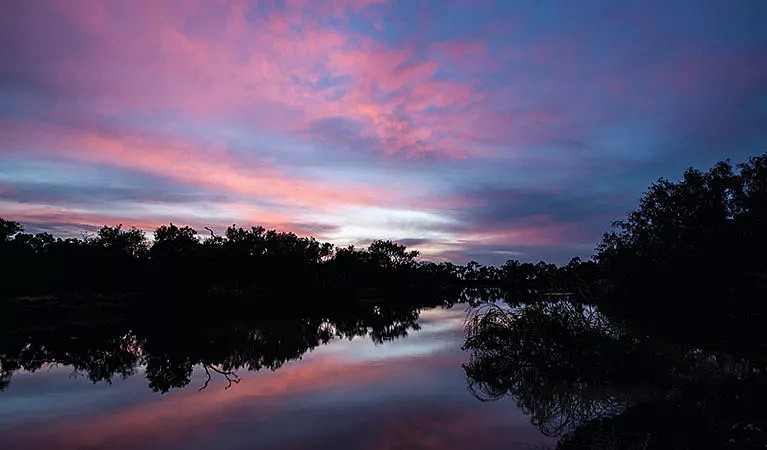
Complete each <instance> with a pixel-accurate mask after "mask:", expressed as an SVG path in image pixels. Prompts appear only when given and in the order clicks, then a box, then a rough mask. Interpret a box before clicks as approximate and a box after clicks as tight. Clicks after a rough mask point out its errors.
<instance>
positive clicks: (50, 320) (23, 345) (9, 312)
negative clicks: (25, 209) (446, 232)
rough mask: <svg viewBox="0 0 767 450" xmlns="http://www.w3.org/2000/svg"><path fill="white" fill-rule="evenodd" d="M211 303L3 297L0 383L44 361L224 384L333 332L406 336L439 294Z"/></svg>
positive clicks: (91, 371)
mask: <svg viewBox="0 0 767 450" xmlns="http://www.w3.org/2000/svg"><path fill="white" fill-rule="evenodd" d="M214 303H215V306H216V307H217V308H212V306H214V305H213V304H208V305H207V306H206V308H203V309H200V310H199V312H195V307H196V306H200V304H199V301H195V302H189V305H188V306H187V307H185V308H179V309H174V308H165V307H163V308H157V307H152V306H151V305H158V304H163V305H167V304H168V302H167V301H166V300H163V303H156V299H149V300H147V299H141V300H136V299H130V300H124V299H116V298H106V299H105V298H98V297H97V298H73V299H67V300H63V299H36V300H29V299H18V300H16V301H15V302H10V301H7V302H6V303H4V304H3V309H4V311H2V312H3V313H4V314H2V315H4V317H5V318H6V319H7V320H10V324H9V326H0V390H2V389H5V388H6V387H7V386H8V385H9V383H10V381H11V377H12V375H13V373H14V372H16V371H18V370H28V371H36V370H39V369H41V368H44V367H49V366H51V365H65V366H69V367H72V369H73V371H74V373H75V374H84V375H85V376H87V377H88V378H89V379H90V380H91V381H93V382H107V383H110V382H111V381H112V380H113V379H115V378H127V377H129V376H131V375H134V374H136V373H137V371H138V369H139V368H141V367H143V368H144V372H145V376H146V379H147V380H148V383H149V387H150V388H151V389H152V390H154V391H158V392H163V393H164V392H168V391H169V390H171V389H174V388H181V387H184V386H186V385H188V384H189V383H190V382H191V380H192V372H193V369H194V368H195V367H198V366H199V367H201V368H202V370H203V371H204V372H205V374H206V379H205V382H204V384H203V385H202V386H201V389H204V388H205V387H207V386H208V384H209V382H210V381H211V380H212V379H213V378H214V377H221V378H223V379H224V380H225V381H226V382H227V387H230V386H232V384H234V383H237V382H238V381H239V377H238V375H237V371H239V370H249V371H258V370H261V369H265V368H266V369H270V370H276V369H278V368H279V367H281V366H282V365H283V364H284V363H285V362H287V361H290V360H295V359H298V358H300V357H301V356H302V355H303V354H304V353H306V352H307V351H309V350H312V349H313V348H315V347H317V346H319V345H322V344H326V343H327V342H329V341H330V340H332V339H334V338H347V339H352V338H354V337H369V338H370V339H372V340H373V341H374V342H376V343H382V342H386V341H390V340H393V339H397V338H400V337H403V336H406V335H407V334H408V332H410V331H411V330H416V329H418V324H417V320H418V317H419V313H420V310H421V308H424V307H431V306H438V305H442V304H445V301H444V300H441V299H432V300H428V301H425V300H421V301H413V300H408V299H405V300H402V299H396V300H392V299H383V298H378V299H375V298H371V299H367V300H359V299H355V300H354V301H346V302H341V303H336V304H331V306H332V307H327V308H323V310H318V309H317V308H314V309H312V310H311V312H299V311H296V312H292V311H289V310H288V311H286V309H289V308H290V305H291V300H290V299H279V300H274V299H272V300H271V301H265V300H262V301H260V302H258V303H257V304H259V305H261V306H259V307H256V308H254V307H248V308H240V307H238V306H236V304H234V303H232V304H230V305H228V307H227V308H220V306H221V304H220V299H218V300H216V301H215V302H214ZM304 303H305V301H304ZM448 304H449V303H448ZM275 305H280V306H278V307H275ZM304 309H306V308H304ZM179 310H180V311H184V312H183V313H180V312H179Z"/></svg>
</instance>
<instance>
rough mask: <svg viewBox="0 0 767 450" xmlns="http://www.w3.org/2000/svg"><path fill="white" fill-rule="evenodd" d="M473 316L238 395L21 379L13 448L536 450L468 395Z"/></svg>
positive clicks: (459, 312) (352, 350) (248, 380)
mask: <svg viewBox="0 0 767 450" xmlns="http://www.w3.org/2000/svg"><path fill="white" fill-rule="evenodd" d="M464 317H465V313H464V311H463V309H462V307H460V306H459V307H455V308H453V309H452V310H432V311H424V312H423V313H422V316H421V320H420V321H419V323H420V324H421V326H422V328H421V330H419V331H415V332H412V333H411V335H410V336H409V337H407V338H404V339H400V340H397V341H393V342H387V343H385V344H379V345H375V344H373V342H371V341H370V340H369V339H359V338H355V339H353V340H351V341H347V340H341V341H333V342H331V344H330V345H327V346H320V347H318V348H316V349H315V350H314V351H312V352H310V353H307V354H305V355H304V357H303V358H302V359H301V360H298V361H292V362H288V363H287V364H285V366H284V367H282V368H281V369H278V370H277V371H274V372H271V371H268V370H267V371H261V372H250V373H249V372H240V375H241V377H242V381H241V382H240V383H239V384H236V385H233V386H232V387H231V388H229V389H224V387H225V386H226V383H225V382H224V381H223V380H222V379H220V378H219V379H214V381H213V382H212V383H211V384H210V386H208V388H207V389H205V390H203V391H201V392H198V391H197V389H198V388H199V386H202V384H203V382H204V378H205V376H204V373H203V372H202V371H201V370H197V371H196V372H195V375H194V378H193V381H192V383H191V384H190V385H189V386H187V387H186V388H185V389H181V390H174V391H171V392H169V393H167V394H164V395H160V394H157V393H151V392H150V391H149V390H148V389H147V387H146V382H145V380H144V379H143V376H142V374H137V375H135V376H133V377H131V378H128V379H127V380H116V381H115V382H114V384H113V385H112V386H106V385H104V384H96V385H93V384H91V383H90V382H89V381H88V380H87V379H83V378H79V379H78V378H74V379H73V378H72V376H71V371H70V370H69V369H68V368H66V367H58V368H53V369H51V370H48V371H45V370H43V371H38V372H36V373H34V374H25V373H18V374H16V375H15V376H14V379H13V381H12V383H11V385H10V387H9V388H8V390H7V391H5V392H2V393H0V398H1V399H2V403H0V428H2V429H3V430H5V431H4V433H3V435H2V437H0V443H2V444H4V447H6V448H17V447H18V446H20V445H21V444H22V443H23V445H24V446H25V448H50V447H51V446H53V445H55V447H56V448H82V447H104V446H108V447H110V448H145V447H146V446H147V445H154V446H161V447H163V448H295V447H296V446H297V445H299V444H303V445H306V443H311V447H312V448H339V447H344V448H361V449H378V448H435V449H436V448H466V446H467V445H469V444H471V445H472V446H475V447H476V448H526V447H524V445H526V444H543V443H551V441H549V440H547V439H546V438H544V437H542V436H540V435H539V434H538V432H537V430H536V429H535V428H534V427H533V426H532V425H531V424H530V423H529V418H528V417H526V416H525V415H523V414H522V413H521V411H519V410H518V409H517V408H516V406H515V404H514V402H513V401H508V402H494V403H491V404H485V403H481V402H479V401H477V400H476V399H474V398H473V397H472V396H471V394H470V393H469V392H468V391H467V388H466V381H465V378H464V373H463V369H462V368H461V363H462V362H465V360H466V355H465V354H464V353H463V352H461V351H460V345H461V343H462V342H463V320H464Z"/></svg>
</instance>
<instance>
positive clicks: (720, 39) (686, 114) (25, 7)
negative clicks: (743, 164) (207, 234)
mask: <svg viewBox="0 0 767 450" xmlns="http://www.w3.org/2000/svg"><path fill="white" fill-rule="evenodd" d="M765 13H767V6H765V5H764V4H763V3H762V2H757V1H755V2H739V3H738V4H737V5H731V4H729V3H724V2H716V1H710V2H704V3H703V4H700V5H695V6H694V7H693V6H691V5H686V4H685V3H684V2H675V3H674V4H672V5H669V4H667V3H666V2H655V1H650V2H643V4H642V5H641V7H639V6H632V5H619V4H614V3H612V2H596V3H592V4H589V5H582V7H581V8H568V9H567V10H563V9H562V8H561V6H559V5H556V4H553V3H552V4H548V3H542V4H540V5H538V6H535V7H533V6H532V5H522V4H518V5H508V4H500V3H499V4H495V3H487V4H484V5H481V6H476V5H472V6H471V7H469V6H468V5H467V4H463V3H461V2H443V3H440V4H411V3H408V2H396V1H370V2H368V1H344V2H319V3H316V2H310V3H307V2H302V1H285V2H255V1H254V2H251V1H233V2H226V3H221V2H216V1H212V0H211V1H208V0H195V1H192V2H184V3H183V5H182V4H179V3H176V2H172V1H163V2H156V1H143V0H142V1H136V2H129V3H125V2H117V1H114V2H111V1H109V2H98V3H96V2H90V1H76V2H75V1H73V2H67V3H65V4H64V3H60V2H47V1H40V2H4V3H3V4H2V5H0V54H2V57H0V97H1V98H2V100H3V101H2V102H0V168H4V169H6V170H5V171H0V177H1V178H0V186H2V190H3V196H4V197H3V198H5V199H7V200H10V199H11V198H12V199H13V200H15V201H17V202H20V203H23V204H25V205H27V206H29V207H30V208H31V207H37V208H43V207H47V208H54V207H57V208H59V209H58V210H59V213H60V215H61V217H63V216H64V215H65V213H66V211H67V208H66V206H67V205H65V204H63V203H62V202H63V200H61V199H60V198H59V200H58V201H57V200H56V198H57V197H56V194H55V191H56V189H57V186H56V181H55V180H56V179H59V178H61V177H59V176H56V173H55V170H56V168H57V167H60V164H62V163H66V164H70V165H71V166H73V167H75V168H76V169H75V170H77V171H84V170H86V169H87V168H89V167H99V168H104V170H108V171H115V172H119V173H121V174H122V175H121V176H124V177H128V178H130V177H133V178H134V179H135V180H136V184H137V185H138V183H141V180H142V179H145V177H151V178H153V179H158V180H164V181H165V184H164V185H162V186H161V185H160V184H158V189H159V190H158V192H157V198H156V199H147V201H148V202H151V201H152V200H154V201H155V202H156V203H159V204H166V205H168V208H167V209H168V210H169V211H171V210H173V208H174V204H176V203H177V202H176V201H175V200H173V201H172V200H170V198H171V197H173V195H172V194H173V193H178V192H185V191H189V192H197V193H207V194H208V195H210V196H211V197H216V198H218V199H219V201H220V202H221V203H222V204H238V205H241V207H240V208H239V213H236V212H235V211H234V209H233V208H222V210H223V209H226V210H227V211H228V212H223V211H216V210H215V209H208V212H209V214H211V217H210V222H211V223H219V222H223V221H225V220H227V221H228V220H229V219H231V218H232V217H234V219H236V220H237V221H238V222H242V221H247V222H249V221H251V220H254V219H257V218H258V217H267V218H268V217H269V216H270V215H273V216H280V217H281V218H280V219H279V220H277V219H276V217H275V218H274V220H275V221H276V222H279V223H284V224H290V223H294V224H298V223H317V224H320V225H322V226H320V227H319V228H315V229H319V230H322V229H326V230H333V231H328V232H326V233H324V236H323V235H320V236H318V237H321V238H322V237H328V238H332V239H334V240H338V241H339V242H341V241H347V242H348V241H352V240H358V239H363V238H368V237H371V238H372V237H376V238H398V239H420V240H428V241H430V242H432V244H433V245H432V247H431V249H430V248H428V247H424V250H425V253H428V254H430V255H431V256H434V257H444V256H451V255H453V256H452V257H462V256H455V255H468V254H471V253H472V248H475V249H476V250H477V252H475V253H477V254H485V253H486V250H487V249H488V248H490V247H489V246H492V245H497V246H498V250H499V251H500V250H503V248H506V247H507V246H513V247H514V248H516V249H517V250H519V249H525V250H524V251H522V252H521V254H522V257H523V258H525V259H533V260H534V259H538V257H540V256H541V255H544V254H551V250H552V247H553V246H562V248H563V249H574V250H576V251H578V252H581V253H580V254H578V255H577V256H588V253H585V254H584V253H583V252H587V250H584V249H586V248H589V247H590V248H593V247H594V246H595V245H596V240H598V238H599V236H600V235H601V232H603V231H604V230H605V229H607V227H608V226H609V223H610V222H611V221H612V220H616V219H620V218H621V217H615V216H611V217H609V219H608V218H607V217H606V216H608V215H611V214H613V213H615V212H621V213H623V212H625V211H627V210H629V209H631V208H632V207H633V205H634V204H635V202H636V200H637V198H638V197H639V194H640V193H641V191H642V189H644V187H646V186H647V184H648V183H649V182H651V181H653V180H654V179H656V178H657V177H659V176H672V177H673V176H677V175H678V174H679V173H681V171H682V170H684V169H685V168H686V167H687V166H690V165H695V166H707V165H710V164H712V163H713V162H714V161H716V160H717V159H723V158H727V157H729V158H732V159H735V160H737V159H744V158H745V157H747V156H748V155H750V154H754V153H757V152H761V151H763V150H764V145H765V141H767V132H765V129H766V128H765V124H767V100H766V99H767V88H766V87H765V86H767V63H765V61H767V57H765V56H767V33H766V32H765V31H764V29H763V27H762V26H761V24H760V23H759V21H758V20H757V19H756V18H758V17H763V16H764V14H765ZM32 163H34V164H37V165H38V166H39V167H42V169H40V171H39V172H38V177H39V178H42V177H48V176H49V175H51V176H52V178H51V179H52V181H51V182H50V183H48V184H49V185H50V191H51V198H50V199H46V198H44V197H45V195H44V193H43V192H42V191H40V190H38V191H36V194H35V196H34V198H31V197H30V196H29V195H26V194H24V192H22V193H21V194H19V192H20V191H23V190H25V189H27V190H28V188H29V185H28V184H27V185H23V184H22V182H21V181H19V180H18V179H17V178H18V177H13V176H9V175H7V174H8V173H9V170H10V169H11V168H13V167H17V166H19V165H20V164H32ZM3 174H5V175H3ZM142 177H144V178H142ZM104 186H105V188H108V187H109V183H108V182H106V181H105V182H104ZM136 189H137V191H138V190H140V187H137V188H136ZM482 189H489V191H488V195H485V196H484V197H483V196H482V195H477V193H478V191H481V190H482ZM568 189H573V190H575V192H572V193H566V194H562V191H563V190H568ZM504 190H505V191H506V192H510V190H514V191H515V192H523V193H522V195H521V196H514V195H512V197H513V198H516V199H517V200H515V201H514V202H511V203H510V202H509V201H508V197H507V196H501V195H499V194H498V193H499V192H504ZM8 192H10V193H11V194H8ZM14 192H15V193H16V194H13V193H14ZM71 192H74V191H71ZM525 192H527V193H528V194H529V193H530V192H535V193H536V194H535V195H527V194H525ZM14 195H15V197H9V196H14ZM121 195H122V197H121V198H125V197H138V196H141V195H143V194H136V195H133V196H131V195H126V194H125V193H124V192H123V194H121ZM169 196H170V197H169ZM72 201H73V204H75V203H78V202H77V201H76V200H75V199H73V200H72ZM121 201H122V200H121ZM82 202H83V200H82V199H80V201H79V203H82ZM90 203H92V205H90V207H91V209H92V213H93V214H94V217H98V216H99V214H101V215H103V216H105V218H108V217H109V215H105V214H103V213H104V212H105V211H99V208H98V206H97V205H96V202H95V201H93V202H90ZM544 205H545V207H544ZM69 206H72V205H69ZM108 206H110V205H108V204H107V202H105V203H104V205H103V208H102V209H106V208H107V207H108ZM370 208H378V209H380V210H382V211H385V212H386V213H385V215H386V214H388V216H389V217H391V220H389V222H392V223H396V222H398V219H397V218H398V217H403V216H408V217H415V216H416V215H417V214H416V213H423V214H422V216H420V217H421V218H422V220H416V222H414V223H412V225H413V231H412V233H411V234H410V235H403V233H402V229H401V227H400V228H398V227H397V226H392V227H389V228H387V227H385V226H383V227H382V226H381V223H382V222H386V221H387V220H382V219H381V214H377V215H373V216H365V215H364V214H361V212H362V211H366V210H370ZM17 209H19V208H18V207H17ZM204 209H205V208H202V210H204ZM533 210H535V212H534V213H533ZM350 211H352V213H350ZM354 211H356V213H355V212H354ZM578 211H580V212H578ZM11 212H13V210H12V211H11ZM11 212H7V211H3V213H4V214H6V215H9V214H11ZM198 213H199V211H198ZM216 214H219V215H216ZM191 215H193V214H192V213H191V212H190V213H189V216H191ZM575 216H578V217H575ZM17 217H18V218H22V217H24V216H23V215H18V216H17ZM115 217H117V216H115ZM318 217H321V218H322V220H321V221H318V220H317V218H318ZM349 217H354V220H353V223H349V222H348V221H347V219H348V218H349ZM73 218H74V216H73ZM149 219H151V217H150V216H149V215H141V216H139V217H135V218H134V220H135V221H136V222H137V223H139V222H140V223H146V224H148V223H149V222H151V221H152V220H149ZM63 220H64V221H66V219H63ZM276 222H275V223H276ZM600 223H601V224H602V225H599V224H600ZM327 227H330V228H327ZM338 227H341V229H343V228H344V227H345V228H347V229H349V230H352V231H349V232H348V234H347V235H345V236H344V235H341V234H339V233H338V230H339V228H338ZM387 230H388V231H387ZM373 233H376V234H375V235H372V234H373ZM587 244H589V245H587ZM472 246H473V247H472ZM438 248H439V249H442V250H438ZM447 248H450V249H453V250H455V251H457V252H458V253H445V251H444V249H447ZM453 250H451V251H453ZM517 250H514V251H517ZM572 256H576V255H572Z"/></svg>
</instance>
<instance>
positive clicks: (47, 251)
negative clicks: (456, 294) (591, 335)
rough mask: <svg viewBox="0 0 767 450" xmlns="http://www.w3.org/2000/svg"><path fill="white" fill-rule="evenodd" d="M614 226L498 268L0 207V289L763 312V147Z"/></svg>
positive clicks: (708, 321)
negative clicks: (28, 222) (61, 230)
mask: <svg viewBox="0 0 767 450" xmlns="http://www.w3.org/2000/svg"><path fill="white" fill-rule="evenodd" d="M613 225H614V231H613V232H610V233H607V234H605V235H604V236H603V238H602V241H601V243H600V244H599V245H598V247H597V249H596V251H595V253H594V255H593V256H592V258H591V259H589V260H587V261H582V260H580V259H579V258H574V259H573V260H571V261H570V262H569V263H568V264H564V265H560V266H557V265H554V264H548V263H545V262H539V263H537V264H532V263H522V262H519V261H516V260H509V261H507V262H506V263H505V264H503V265H501V266H498V267H495V266H485V265H481V264H479V263H477V262H475V261H471V262H469V263H468V264H466V265H458V264H453V263H450V262H441V263H436V262H429V261H420V260H418V259H417V256H418V252H417V251H415V250H409V249H408V248H407V247H406V246H404V245H401V244H398V243H395V242H392V241H383V240H376V241H373V242H372V243H371V244H370V246H368V247H367V248H356V247H354V246H349V247H337V246H334V245H332V244H330V243H326V242H319V241H317V240H315V239H314V238H312V237H301V236H297V235H296V234H293V233H289V232H281V231H277V230H267V229H265V228H264V227H260V226H257V227H251V228H242V227H237V226H234V225H233V226H231V227H229V228H227V230H226V232H225V233H224V234H223V235H216V234H215V233H213V232H212V231H210V230H209V229H208V231H209V234H206V235H205V236H201V235H200V234H199V233H198V231H197V230H195V229H193V228H190V227H188V226H177V225H174V224H172V223H171V224H168V225H163V226H160V227H159V228H157V229H156V230H155V231H154V233H153V236H152V239H151V240H150V239H148V238H147V236H146V235H145V234H144V232H143V231H141V230H139V229H136V228H125V227H123V226H122V225H117V226H104V227H102V228H101V229H99V230H98V231H97V232H96V233H95V235H93V236H89V237H84V238H71V237H68V238H62V237H55V236H53V235H51V234H49V233H37V234H30V233H25V232H24V230H23V227H22V226H21V224H19V223H17V222H14V221H10V220H5V219H1V218H0V258H1V259H2V261H3V270H2V273H1V275H0V276H2V277H3V280H2V283H0V294H2V295H6V296H8V295H41V294H51V293H52V294H58V293H62V292H65V293H72V292H86V293H87V292H91V293H92V292H102V293H104V292H131V291H137V290H156V289H172V290H174V291H178V290H184V289H187V290H192V291H195V292H198V291H200V290H207V291H211V292H219V293H224V294H227V295H228V294H231V293H237V292H248V293H249V292H253V291H255V292H258V293H259V294H260V295H266V294H269V293H274V292H281V293H285V292H289V291H296V292H300V291H312V292H325V293H329V294H331V295H335V294H337V295H341V294H348V295H352V296H359V295H373V296H374V295H378V294H380V292H381V291H382V290H386V291H392V290H397V289H410V290H412V289H423V290H434V289H444V288H451V289H459V290H460V289H477V292H481V293H482V295H484V296H487V297H488V299H493V298H490V297H495V298H507V299H510V300H512V301H513V302H518V301H523V302H530V301H535V300H536V299H541V298H550V297H551V296H552V295H554V296H555V295H566V296H569V297H570V298H573V299H576V300H578V301H582V302H586V303H593V304H598V305H600V306H602V307H603V308H604V309H605V310H607V311H611V312H614V313H616V314H625V315H627V316H630V317H635V318H637V317H638V318H640V319H642V320H647V321H651V322H652V323H653V324H654V325H657V326H659V327H666V328H673V327H675V326H676V325H677V324H678V323H679V320H680V317H685V318H687V319H689V320H687V322H691V323H692V322H694V323H696V324H698V325H699V326H700V327H699V328H700V329H699V330H696V332H700V333H701V335H703V334H708V335H710V336H713V337H712V339H715V340H717V339H719V336H718V335H717V333H710V329H711V328H712V327H713V326H715V327H716V328H717V329H719V328H721V326H722V324H735V323H737V324H747V325H750V326H757V325H758V324H760V323H762V321H763V320H764V318H765V314H767V308H765V305H764V301H763V300H762V299H764V298H767V295H765V294H767V259H766V258H764V255H765V254H767V154H763V155H760V156H756V157H753V158H751V159H749V160H748V161H746V162H744V163H741V164H737V165H733V164H731V163H730V162H729V161H722V162H719V163H717V164H716V165H715V166H714V167H713V168H711V169H709V170H708V171H700V170H697V169H692V168H691V169H688V170H687V171H686V172H685V173H684V175H683V177H682V179H681V180H679V181H677V182H672V181H668V180H665V179H660V180H658V181H657V182H655V183H653V184H652V185H651V186H650V187H649V189H648V190H647V192H645V193H644V194H643V196H642V197H641V200H640V202H639V207H638V208H637V209H635V210H634V211H632V212H631V213H629V214H628V216H627V218H626V219H625V220H623V221H618V222H615V223H614V224H613ZM480 287H481V288H482V289H478V288H480ZM474 297H476V296H474ZM658 308H662V309H663V311H664V314H658ZM728 326H729V325H728Z"/></svg>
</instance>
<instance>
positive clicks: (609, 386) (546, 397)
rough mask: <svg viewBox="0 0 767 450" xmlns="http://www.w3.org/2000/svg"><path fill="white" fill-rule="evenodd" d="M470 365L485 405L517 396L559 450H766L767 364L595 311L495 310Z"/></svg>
mask: <svg viewBox="0 0 767 450" xmlns="http://www.w3.org/2000/svg"><path fill="white" fill-rule="evenodd" d="M464 348H465V349H467V350H469V352H470V354H471V359H470V361H469V362H468V363H467V364H465V365H464V369H465V371H466V375H467V379H468V382H469V386H470V388H471V390H472V392H473V393H474V394H475V395H476V396H477V397H478V398H480V399H483V400H496V399H499V398H502V397H505V396H510V397H513V398H514V399H516V401H517V402H518V404H519V406H520V407H521V408H522V409H523V411H524V412H525V413H526V414H529V415H530V417H531V420H532V422H533V423H534V424H535V425H536V426H537V427H538V428H539V429H540V430H541V432H542V433H544V434H545V435H548V436H554V437H559V438H560V439H559V443H558V448H563V449H564V448H659V449H661V448H662V449H669V448H680V449H682V448H685V449H687V448H764V446H765V444H767V434H765V433H764V432H763V431H762V430H767V411H766V410H765V409H764V408H763V406H762V405H763V402H764V401H765V400H767V373H766V372H765V364H764V360H763V359H762V360H759V359H755V358H754V357H753V356H751V357H749V358H746V357H738V356H737V355H733V354H724V353H716V352H709V351H704V350H703V349H699V348H694V347H690V346H686V345H683V344H674V343H669V342H667V341H664V340H660V339H654V338H651V337H649V336H647V335H646V334H643V333H641V332H638V331H636V330H629V329H628V328H625V327H621V326H618V325H617V324H616V323H613V322H612V321H610V320H609V319H608V318H607V317H605V316H604V315H602V314H600V313H599V312H598V311H597V310H595V309H594V308H592V307H587V306H583V305H579V304H574V303H570V302H537V303H533V304H529V305H526V306H518V307H513V308H502V307H499V306H495V305H488V306H484V307H481V308H479V309H478V310H476V311H475V312H474V314H473V315H472V317H471V318H470V320H469V322H468V323H467V338H466V342H465V343H464Z"/></svg>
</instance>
